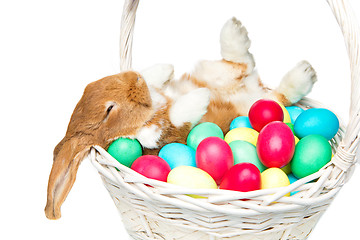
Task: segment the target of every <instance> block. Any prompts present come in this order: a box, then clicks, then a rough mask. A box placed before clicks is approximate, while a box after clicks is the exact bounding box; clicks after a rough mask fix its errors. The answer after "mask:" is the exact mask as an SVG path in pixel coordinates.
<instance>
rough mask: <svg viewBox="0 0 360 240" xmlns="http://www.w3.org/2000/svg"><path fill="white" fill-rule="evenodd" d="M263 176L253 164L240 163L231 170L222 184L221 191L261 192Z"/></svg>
mask: <svg viewBox="0 0 360 240" xmlns="http://www.w3.org/2000/svg"><path fill="white" fill-rule="evenodd" d="M260 187H261V175H260V171H259V169H258V168H257V167H256V166H255V165H254V164H252V163H238V164H236V165H234V166H233V167H231V168H230V170H229V171H228V172H227V173H226V174H225V176H224V178H223V180H222V181H221V184H220V189H227V190H234V191H240V192H249V191H254V190H259V189H260Z"/></svg>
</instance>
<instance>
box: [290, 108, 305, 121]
mask: <svg viewBox="0 0 360 240" xmlns="http://www.w3.org/2000/svg"><path fill="white" fill-rule="evenodd" d="M285 108H286V110H287V111H288V113H289V115H290V118H291V123H292V124H294V123H295V120H296V119H297V117H298V116H299V115H300V114H301V113H302V112H304V111H305V110H304V109H302V108H301V107H298V106H290V107H285Z"/></svg>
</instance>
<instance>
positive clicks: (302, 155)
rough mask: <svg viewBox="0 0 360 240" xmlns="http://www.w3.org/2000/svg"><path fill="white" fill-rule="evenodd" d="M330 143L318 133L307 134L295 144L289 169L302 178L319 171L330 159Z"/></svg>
mask: <svg viewBox="0 0 360 240" xmlns="http://www.w3.org/2000/svg"><path fill="white" fill-rule="evenodd" d="M331 155H332V154H331V145H330V144H329V142H328V141H327V139H326V138H324V137H323V136H320V135H309V136H306V137H304V138H302V139H301V140H300V141H299V143H298V144H297V145H296V148H295V153H294V157H293V159H292V161H291V171H292V173H293V174H294V176H295V177H297V178H303V177H306V176H309V175H311V174H313V173H316V172H317V171H319V170H320V169H321V168H322V167H323V166H325V165H326V164H327V163H328V162H330V160H331Z"/></svg>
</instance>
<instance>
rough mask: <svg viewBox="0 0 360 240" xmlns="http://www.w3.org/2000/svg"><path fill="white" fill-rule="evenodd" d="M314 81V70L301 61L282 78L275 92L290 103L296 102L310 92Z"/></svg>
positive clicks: (315, 79)
mask: <svg viewBox="0 0 360 240" xmlns="http://www.w3.org/2000/svg"><path fill="white" fill-rule="evenodd" d="M316 81H317V77H316V72H315V70H314V69H313V68H312V67H311V65H310V64H309V63H308V62H307V61H302V62H300V63H298V64H297V65H296V66H295V67H294V68H293V69H292V70H290V71H289V72H288V73H287V74H286V75H285V76H284V77H283V79H282V81H281V83H280V85H279V86H278V88H277V89H276V90H277V91H278V92H280V93H282V94H284V95H285V96H286V98H287V99H288V100H290V101H291V102H297V101H299V100H300V99H301V98H302V97H304V96H305V95H307V94H308V93H309V92H310V91H311V89H312V87H313V85H314V83H315V82H316Z"/></svg>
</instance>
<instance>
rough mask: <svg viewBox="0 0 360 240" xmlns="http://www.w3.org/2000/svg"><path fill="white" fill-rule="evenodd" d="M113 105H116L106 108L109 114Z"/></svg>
mask: <svg viewBox="0 0 360 240" xmlns="http://www.w3.org/2000/svg"><path fill="white" fill-rule="evenodd" d="M113 107H114V105H111V106H109V107H108V108H107V109H106V114H107V115H108V114H109V113H110V111H111V110H112V109H113Z"/></svg>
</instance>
